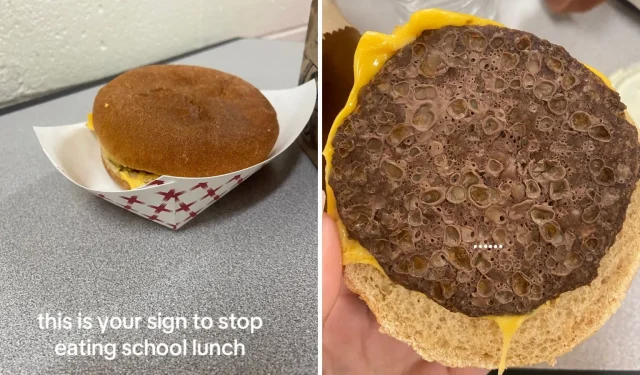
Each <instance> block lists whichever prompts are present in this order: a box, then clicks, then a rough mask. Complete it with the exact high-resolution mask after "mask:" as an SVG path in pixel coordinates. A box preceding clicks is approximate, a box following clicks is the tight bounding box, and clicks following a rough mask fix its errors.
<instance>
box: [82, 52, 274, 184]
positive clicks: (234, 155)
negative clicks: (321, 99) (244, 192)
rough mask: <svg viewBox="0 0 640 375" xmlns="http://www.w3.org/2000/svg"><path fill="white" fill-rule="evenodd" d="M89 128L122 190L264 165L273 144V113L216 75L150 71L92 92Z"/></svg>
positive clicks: (251, 93)
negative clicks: (161, 179) (161, 180)
mask: <svg viewBox="0 0 640 375" xmlns="http://www.w3.org/2000/svg"><path fill="white" fill-rule="evenodd" d="M87 126H88V127H89V128H90V129H92V130H94V131H95V134H96V135H97V137H98V139H99V141H100V145H101V146H102V163H103V164H104V167H105V169H106V170H107V172H108V173H109V175H110V176H111V177H112V178H113V179H114V180H115V181H116V182H117V183H118V184H119V185H120V186H121V187H122V188H124V189H136V188H138V187H141V186H143V185H145V184H147V183H149V182H151V181H153V180H154V179H156V178H158V177H160V176H161V175H169V176H177V177H210V176H216V175H221V174H225V173H230V172H235V171H239V170H241V169H244V168H247V167H250V166H252V165H255V164H258V163H260V162H262V161H264V160H265V159H266V158H267V157H268V155H269V153H270V152H271V149H272V148H273V145H274V144H275V142H276V139H277V138H278V121H277V119H276V112H275V110H274V109H273V107H272V106H271V104H270V103H269V101H268V100H267V99H266V98H265V97H264V96H263V95H262V94H261V93H260V91H259V90H258V89H257V88H255V87H253V86H252V85H251V84H249V83H247V82H245V81H244V80H242V79H240V78H238V77H236V76H233V75H231V74H227V73H223V72H220V71H217V70H214V69H207V68H202V67H197V66H187V65H153V66H145V67H141V68H137V69H133V70H130V71H128V72H126V73H123V74H121V75H120V76H118V77H116V78H115V79H114V80H112V81H111V82H109V83H108V84H107V85H106V86H104V87H103V88H102V89H100V91H99V92H98V95H97V96H96V98H95V101H94V103H93V113H92V114H91V115H89V122H88V123H87Z"/></svg>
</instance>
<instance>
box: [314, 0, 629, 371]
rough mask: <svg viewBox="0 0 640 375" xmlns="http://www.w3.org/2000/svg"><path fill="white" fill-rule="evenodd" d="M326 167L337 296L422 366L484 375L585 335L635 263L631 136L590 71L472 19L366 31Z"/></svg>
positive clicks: (550, 354)
mask: <svg viewBox="0 0 640 375" xmlns="http://www.w3.org/2000/svg"><path fill="white" fill-rule="evenodd" d="M355 62H356V67H355V72H356V77H355V85H354V88H353V90H352V92H351V96H350V98H349V102H348V104H347V106H346V107H345V108H344V109H343V111H342V112H341V113H340V114H339V115H338V117H337V119H336V120H335V122H334V125H333V127H332V129H331V133H330V135H329V140H328V142H327V147H326V149H325V152H324V155H325V158H326V160H327V169H326V172H327V176H326V177H327V181H328V187H327V196H328V211H329V214H331V215H332V216H333V218H334V219H335V220H336V221H337V223H338V227H339V231H340V235H341V241H342V247H343V263H344V264H345V269H344V273H345V281H346V284H347V286H348V287H349V288H350V289H351V290H352V291H354V292H355V293H357V294H359V295H360V296H361V298H362V299H363V300H364V301H365V302H366V303H367V304H368V306H369V308H370V309H371V311H372V312H373V313H374V314H375V316H376V317H377V320H378V322H379V323H380V325H381V330H382V331H383V332H385V333H387V334H389V335H391V336H393V337H396V338H397V339H399V340H402V341H404V342H406V343H408V344H409V345H411V346H412V347H413V348H414V349H415V350H416V351H417V352H418V353H419V354H420V355H421V356H422V357H424V359H426V360H428V361H437V362H440V363H442V364H444V365H446V366H453V367H467V366H472V367H484V368H495V367H499V368H500V369H501V370H503V369H504V368H505V366H524V365H530V364H534V363H538V362H543V361H547V362H550V363H553V362H554V361H555V358H556V357H558V356H560V355H562V354H564V353H566V352H567V351H569V350H571V349H572V348H573V347H575V346H576V345H577V344H578V343H580V342H581V341H582V340H584V339H585V338H587V337H588V336H589V335H591V334H593V333H594V332H595V331H596V330H597V329H598V328H600V327H601V326H602V325H603V324H604V322H605V321H606V320H607V318H608V317H609V316H611V315H612V314H613V313H614V312H615V310H616V309H617V307H618V306H619V305H620V302H621V301H622V299H623V298H624V295H625V292H626V290H627V288H628V287H629V284H630V282H631V280H632V278H633V276H634V274H635V273H636V271H637V269H638V266H639V264H640V252H639V251H638V245H639V241H638V237H637V236H638V234H637V233H638V231H639V230H640V220H639V217H638V215H639V214H640V213H639V212H638V210H639V209H640V195H639V193H638V191H637V190H636V189H635V188H636V183H637V181H638V178H639V151H640V144H639V142H638V132H637V130H636V127H635V126H634V125H632V124H631V123H630V122H629V120H628V119H627V118H626V117H625V105H624V104H622V103H621V102H620V97H619V95H618V94H617V93H616V92H615V91H614V90H612V89H611V87H609V83H608V80H607V79H606V78H605V77H603V76H602V75H601V74H600V73H598V72H596V71H594V70H593V69H591V68H589V67H587V66H586V65H584V64H583V63H581V62H579V61H577V60H576V59H575V58H573V57H571V55H569V53H568V52H567V51H566V50H565V49H564V48H562V47H559V46H557V45H554V44H552V43H550V42H549V41H547V40H543V39H540V38H538V37H536V36H535V35H532V34H530V33H527V32H523V31H519V30H513V29H509V28H505V27H503V26H501V25H499V24H497V23H494V22H492V21H489V20H483V19H479V18H475V17H472V16H467V15H462V14H457V13H448V12H444V11H440V10H425V11H421V12H418V13H416V14H414V15H413V16H412V18H411V20H410V22H409V23H408V24H407V25H404V26H402V27H399V28H398V29H396V31H395V32H394V34H393V35H382V34H377V33H367V34H365V35H364V36H363V38H362V39H361V41H360V43H359V45H358V49H357V51H356V56H355Z"/></svg>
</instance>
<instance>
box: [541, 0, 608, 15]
mask: <svg viewBox="0 0 640 375" xmlns="http://www.w3.org/2000/svg"><path fill="white" fill-rule="evenodd" d="M546 1H547V6H548V7H549V9H551V11H553V12H555V13H570V12H586V11H588V10H591V9H593V8H595V7H596V6H597V5H599V4H600V3H603V2H604V1H605V0H546Z"/></svg>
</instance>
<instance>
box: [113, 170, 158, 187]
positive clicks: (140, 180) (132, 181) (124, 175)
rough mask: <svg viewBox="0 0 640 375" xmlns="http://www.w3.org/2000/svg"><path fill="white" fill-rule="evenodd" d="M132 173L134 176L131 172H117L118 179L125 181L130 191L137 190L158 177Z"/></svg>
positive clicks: (143, 173)
mask: <svg viewBox="0 0 640 375" xmlns="http://www.w3.org/2000/svg"><path fill="white" fill-rule="evenodd" d="M133 173H135V176H134V175H133V174H132V172H129V171H126V170H125V171H120V172H118V175H119V176H120V178H121V179H123V180H125V181H127V183H128V184H129V188H130V189H137V188H139V187H141V186H144V185H146V184H148V183H149V182H151V181H153V180H155V179H156V178H158V177H160V176H158V175H155V174H152V173H147V172H142V171H137V172H133Z"/></svg>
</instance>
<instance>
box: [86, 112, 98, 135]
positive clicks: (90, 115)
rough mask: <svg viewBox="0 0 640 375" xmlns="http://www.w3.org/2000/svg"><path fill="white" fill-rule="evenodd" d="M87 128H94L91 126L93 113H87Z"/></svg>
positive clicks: (93, 129)
mask: <svg viewBox="0 0 640 375" xmlns="http://www.w3.org/2000/svg"><path fill="white" fill-rule="evenodd" d="M87 128H89V130H91V131H92V132H93V131H95V130H96V129H95V128H94V127H93V113H89V114H88V115H87Z"/></svg>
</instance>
